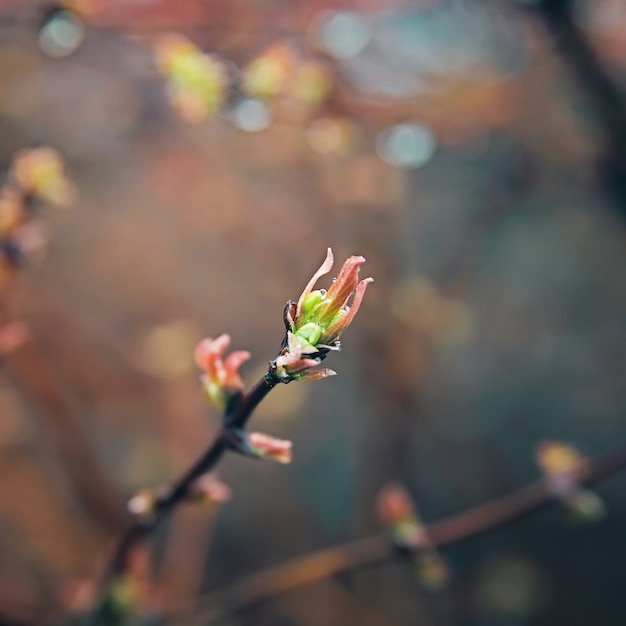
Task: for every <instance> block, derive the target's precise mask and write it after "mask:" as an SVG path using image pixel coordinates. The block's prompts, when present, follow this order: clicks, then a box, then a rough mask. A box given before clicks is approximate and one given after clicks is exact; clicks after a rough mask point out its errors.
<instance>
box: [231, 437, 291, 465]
mask: <svg viewBox="0 0 626 626" xmlns="http://www.w3.org/2000/svg"><path fill="white" fill-rule="evenodd" d="M228 445H229V446H230V449H231V450H233V451H234V452H238V453H239V454H243V455H244V456H249V457H252V458H254V459H268V460H270V461H276V462H277V463H283V464H288V463H291V460H292V453H291V448H292V445H293V444H292V443H291V441H287V440H285V439H277V438H275V437H270V436H269V435H266V434H264V433H247V432H245V431H243V430H238V429H237V430H235V429H233V430H231V431H230V432H229V439H228Z"/></svg>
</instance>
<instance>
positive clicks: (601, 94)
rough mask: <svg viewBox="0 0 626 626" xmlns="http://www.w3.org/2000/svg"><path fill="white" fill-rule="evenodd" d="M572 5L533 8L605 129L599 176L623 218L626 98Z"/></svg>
mask: <svg viewBox="0 0 626 626" xmlns="http://www.w3.org/2000/svg"><path fill="white" fill-rule="evenodd" d="M572 4H573V3H572V2H571V0H542V1H541V2H538V3H537V4H536V5H535V6H534V7H532V10H533V11H534V12H535V14H536V15H538V16H539V17H540V19H541V20H542V21H543V23H544V24H545V25H546V27H547V29H548V31H549V32H550V33H551V34H552V36H553V38H554V42H555V45H556V47H557V49H558V50H559V52H560V53H561V56H562V57H563V59H564V60H565V62H566V63H567V64H568V65H569V67H570V68H571V70H572V73H573V74H574V75H575V77H576V78H577V79H578V82H579V84H580V86H581V88H582V90H583V92H584V95H585V96H586V99H587V101H588V103H589V105H590V107H591V110H592V112H593V113H594V115H595V117H596V121H597V124H598V126H600V128H601V129H602V131H603V134H604V154H603V155H602V157H601V161H600V163H599V165H600V170H601V171H600V175H601V177H602V179H603V182H604V184H605V187H606V189H607V192H608V194H609V196H610V197H611V198H612V200H613V202H614V204H615V205H616V207H617V208H618V210H619V212H620V213H621V215H622V217H626V98H624V96H623V94H622V93H621V92H620V90H619V88H618V87H617V86H616V85H615V84H614V82H613V81H612V79H611V78H610V77H609V75H608V73H607V72H606V70H605V69H604V68H603V66H602V63H601V62H600V60H599V59H598V56H597V54H596V52H595V51H594V49H593V47H592V46H591V44H590V43H589V41H588V39H587V37H586V36H585V34H584V32H583V31H582V30H581V28H580V27H579V26H578V24H577V23H576V22H575V21H574V18H573V15H572V11H573V7H572Z"/></svg>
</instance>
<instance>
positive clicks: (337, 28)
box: [319, 11, 372, 59]
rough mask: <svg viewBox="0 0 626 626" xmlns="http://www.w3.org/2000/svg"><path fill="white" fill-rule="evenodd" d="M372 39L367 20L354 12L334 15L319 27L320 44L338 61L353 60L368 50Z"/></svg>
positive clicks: (324, 20) (370, 28)
mask: <svg viewBox="0 0 626 626" xmlns="http://www.w3.org/2000/svg"><path fill="white" fill-rule="evenodd" d="M371 37H372V26H371V24H370V22H369V20H368V19H367V18H365V17H364V16H362V15H359V14H358V13H355V12H354V11H342V12H340V13H333V14H331V15H329V16H328V17H327V18H325V19H323V21H322V23H321V24H320V27H319V38H320V43H321V44H322V47H323V48H324V50H325V51H326V52H327V53H328V54H330V55H331V56H333V57H335V58H336V59H352V58H354V57H356V56H358V55H359V54H360V53H361V52H363V50H364V49H365V48H366V46H367V44H368V43H369V41H370V39H371Z"/></svg>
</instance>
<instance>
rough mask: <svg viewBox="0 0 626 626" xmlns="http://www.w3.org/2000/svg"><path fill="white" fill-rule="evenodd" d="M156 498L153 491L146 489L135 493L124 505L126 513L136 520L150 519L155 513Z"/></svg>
mask: <svg viewBox="0 0 626 626" xmlns="http://www.w3.org/2000/svg"><path fill="white" fill-rule="evenodd" d="M156 504H157V497H156V494H155V493H154V491H150V490H148V489H146V490H144V491H140V492H139V493H136V494H135V495H134V496H133V497H132V498H131V499H130V500H129V501H128V504H127V505H126V506H127V508H128V511H129V512H130V513H132V514H133V515H134V516H135V517H138V518H148V517H151V516H152V514H153V513H154V511H155V508H156Z"/></svg>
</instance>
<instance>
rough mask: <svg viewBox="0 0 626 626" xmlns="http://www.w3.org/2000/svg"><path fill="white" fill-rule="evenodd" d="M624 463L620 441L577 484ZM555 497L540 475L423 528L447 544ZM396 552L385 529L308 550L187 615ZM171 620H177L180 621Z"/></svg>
mask: <svg viewBox="0 0 626 626" xmlns="http://www.w3.org/2000/svg"><path fill="white" fill-rule="evenodd" d="M625 467H626V446H623V447H621V448H619V449H617V450H615V451H614V452H612V453H611V454H608V455H607V456H604V457H602V458H600V459H598V460H597V461H595V462H594V463H593V464H591V465H590V466H589V467H588V468H586V469H584V470H581V471H580V472H579V473H578V475H577V479H578V480H579V482H580V483H581V484H584V485H588V484H592V483H595V482H598V481H599V480H601V479H603V478H605V477H606V476H609V475H611V474H613V473H615V472H617V471H618V470H620V469H623V468H625ZM557 499H558V498H557V497H556V496H555V494H554V492H553V491H552V490H551V489H550V487H549V485H548V484H547V482H546V481H545V480H539V481H537V482H535V483H532V484H530V485H528V486H526V487H523V488H522V489H519V490H517V491H514V492H512V493H510V494H507V495H505V496H502V497H500V498H496V499H494V500H492V501H491V502H487V503H486V504H482V505H479V506H476V507H474V508H472V509H469V510H468V511H465V512H463V513H460V514H458V515H454V516H452V517H450V518H448V519H445V520H442V521H440V522H435V523H433V524H430V525H427V526H426V527H425V532H426V533H427V536H428V538H429V541H430V544H429V545H432V547H434V548H445V547H447V546H451V545H453V544H457V543H461V542H463V541H467V540H468V539H472V538H474V537H477V536H479V535H483V534H485V533H488V532H491V531H493V530H496V529H499V528H502V527H503V526H506V525H508V524H511V523H513V522H516V521H518V520H520V519H522V518H524V517H527V516H528V515H531V514H532V513H535V512H536V511H539V510H541V509H543V508H545V507H546V506H547V505H549V504H550V503H552V502H555V501H556V500H557ZM400 554H401V552H400V551H399V550H398V548H397V547H396V546H394V544H393V542H392V541H391V540H390V536H389V534H387V533H379V534H376V535H373V536H371V537H368V538H366V539H360V540H358V541H354V542H351V543H347V544H345V545H342V546H337V547H334V548H328V549H326V550H321V551H319V552H315V553H312V554H308V555H305V556H303V557H299V558H297V559H293V560H291V561H288V562H287V563H283V564H281V565H278V566H276V567H272V568H269V569H267V570H265V571H262V572H259V573H257V574H254V575H252V576H249V577H248V578H245V579H243V580H240V581H238V582H236V583H234V584H231V585H228V586H226V587H224V588H223V589H219V590H217V591H215V592H213V593H211V594H209V595H208V596H205V598H203V600H202V603H201V612H200V613H199V614H196V615H195V616H193V617H192V618H189V620H188V623H193V624H195V623H203V624H206V623H208V622H209V621H211V623H213V622H216V621H218V620H222V619H226V618H229V617H232V616H234V615H237V614H239V613H242V612H244V611H247V610H249V609H251V608H253V607H256V606H258V605H260V604H262V603H264V602H267V601H269V600H273V599H274V598H277V597H279V596H282V595H284V594H286V593H288V592H290V591H293V590H294V589H298V588H300V587H305V586H307V585H312V584H314V583H316V582H320V581H322V580H325V579H326V578H329V577H331V576H335V575H337V574H341V573H344V572H348V571H354V570H358V569H360V568H363V567H369V566H372V565H377V564H379V563H382V562H384V561H388V560H390V559H392V558H394V557H396V556H398V555H400ZM202 607H209V608H202ZM173 621H174V622H175V623H177V624H180V623H183V622H184V620H173ZM184 623H187V622H184Z"/></svg>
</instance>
